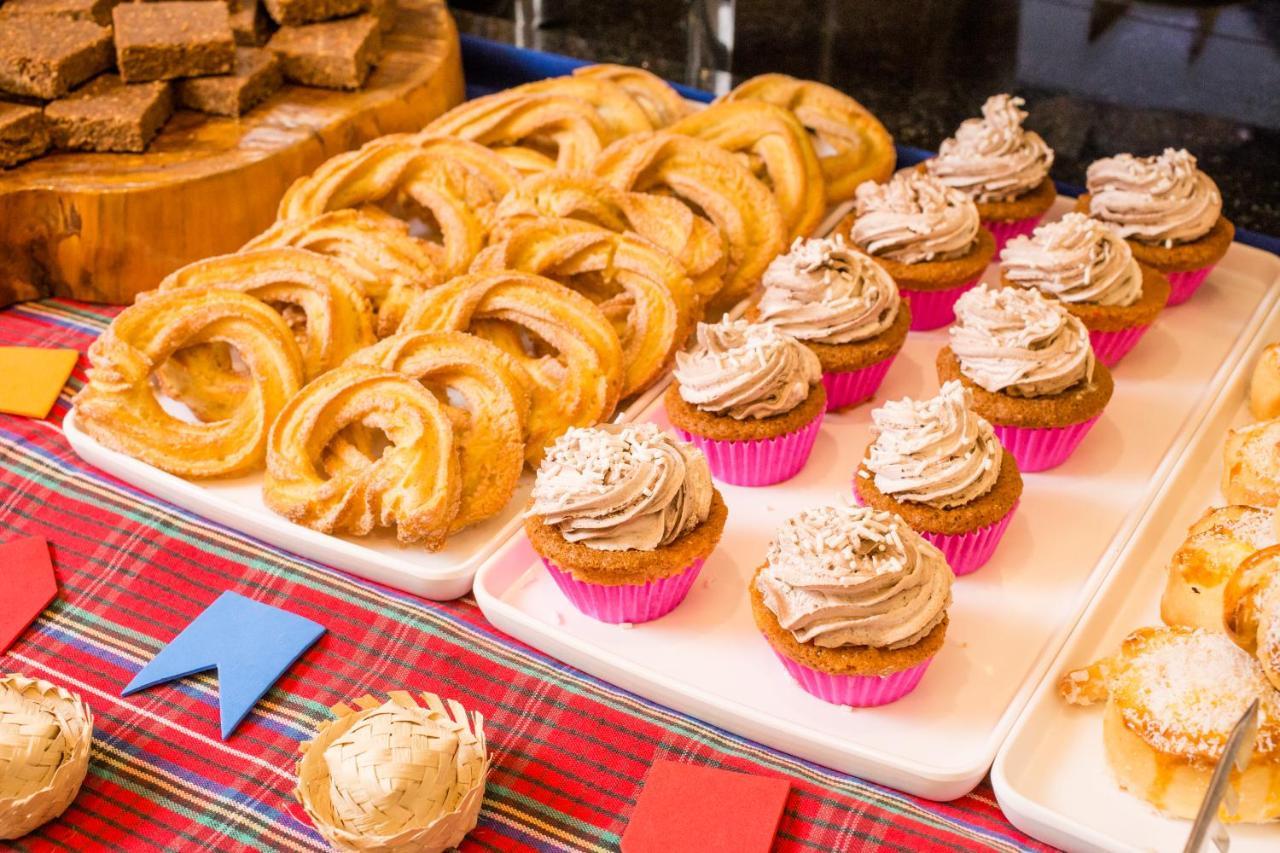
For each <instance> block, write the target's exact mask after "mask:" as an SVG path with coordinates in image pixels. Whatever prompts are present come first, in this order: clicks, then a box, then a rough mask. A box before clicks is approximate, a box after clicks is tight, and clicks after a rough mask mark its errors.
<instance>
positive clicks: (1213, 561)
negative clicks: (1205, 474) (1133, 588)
mask: <svg viewBox="0 0 1280 853" xmlns="http://www.w3.org/2000/svg"><path fill="white" fill-rule="evenodd" d="M1274 525H1275V512H1274V511H1273V510H1270V509H1265V508H1262V507H1253V506H1224V507H1218V508H1216V509H1208V510H1205V513H1204V515H1202V516H1200V518H1198V519H1197V520H1196V523H1195V524H1193V525H1191V527H1190V528H1189V529H1188V530H1187V538H1186V540H1185V541H1184V542H1183V543H1182V546H1181V547H1180V548H1178V550H1177V551H1176V552H1174V555H1173V559H1172V560H1170V561H1169V579H1168V581H1167V583H1166V584H1165V589H1164V595H1163V596H1162V597H1161V598H1160V618H1161V619H1162V620H1164V623H1165V624H1166V625H1185V626H1187V627H1189V628H1208V629H1209V630H1211V631H1221V630H1222V594H1223V590H1224V589H1225V588H1226V585H1227V581H1228V580H1229V579H1230V578H1231V576H1232V574H1234V573H1235V570H1236V567H1237V566H1238V565H1240V562H1241V561H1242V560H1244V559H1245V558H1246V557H1248V556H1249V555H1250V554H1252V553H1253V552H1255V551H1257V550H1258V549H1259V548H1265V547H1267V546H1269V545H1274V544H1275V542H1276V534H1275V529H1274Z"/></svg>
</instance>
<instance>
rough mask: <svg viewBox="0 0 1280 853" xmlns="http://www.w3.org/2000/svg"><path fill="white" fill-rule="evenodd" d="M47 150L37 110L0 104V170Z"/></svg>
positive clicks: (45, 131)
mask: <svg viewBox="0 0 1280 853" xmlns="http://www.w3.org/2000/svg"><path fill="white" fill-rule="evenodd" d="M48 150H49V129H48V128H47V127H46V126H45V123H44V111H43V110H41V109H40V108H39V107H28V106H24V105H22V104H6V103H5V102H3V101H0V169H7V168H9V167H10V166H16V165H17V164H19V163H21V162H22V161H24V160H30V159H31V158H32V157H39V156H40V155H41V154H43V153H44V152H45V151H48Z"/></svg>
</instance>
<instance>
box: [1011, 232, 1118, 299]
mask: <svg viewBox="0 0 1280 853" xmlns="http://www.w3.org/2000/svg"><path fill="white" fill-rule="evenodd" d="M1000 265H1001V267H1002V268H1003V270H1004V275H1005V277H1006V278H1008V279H1009V281H1011V282H1013V283H1014V284H1020V285H1023V286H1025V287H1035V288H1038V289H1039V290H1041V291H1043V292H1045V293H1048V294H1051V295H1053V296H1056V297H1058V298H1059V299H1061V300H1062V301H1063V302H1083V303H1090V304H1093V305H1132V304H1133V303H1135V302H1137V301H1138V300H1139V299H1141V298H1142V269H1141V268H1140V267H1139V266H1138V262H1137V260H1136V259H1135V258H1134V257H1133V250H1132V249H1130V248H1129V244H1128V243H1126V242H1125V241H1124V238H1123V237H1121V236H1120V235H1119V234H1118V233H1117V232H1116V231H1115V230H1114V229H1112V228H1110V227H1108V226H1107V225H1106V224H1104V223H1102V222H1099V221H1098V220H1096V219H1090V218H1089V217H1087V216H1085V215H1084V214H1083V213H1068V214H1067V215H1066V216H1064V217H1062V219H1060V220H1058V221H1057V222H1051V223H1049V224H1047V225H1041V226H1040V227H1039V228H1037V229H1036V230H1035V232H1034V233H1033V234H1031V235H1029V236H1022V237H1015V238H1013V239H1012V240H1010V241H1009V242H1008V243H1007V244H1006V245H1005V247H1004V251H1003V252H1002V253H1001V255H1000Z"/></svg>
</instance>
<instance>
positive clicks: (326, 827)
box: [296, 691, 489, 853]
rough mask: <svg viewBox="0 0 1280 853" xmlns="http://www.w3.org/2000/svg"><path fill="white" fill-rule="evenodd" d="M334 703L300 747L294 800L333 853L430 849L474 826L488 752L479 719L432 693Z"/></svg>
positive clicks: (453, 842) (427, 852)
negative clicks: (335, 851)
mask: <svg viewBox="0 0 1280 853" xmlns="http://www.w3.org/2000/svg"><path fill="white" fill-rule="evenodd" d="M355 705H356V707H354V708H352V707H348V706H346V705H336V706H334V708H333V713H334V714H335V715H336V717H337V718H336V719H334V720H332V721H331V722H328V723H322V724H321V725H320V727H319V729H318V730H317V731H316V736H315V738H314V739H313V740H310V741H308V742H306V743H304V744H302V759H301V760H300V761H299V762H298V790H297V791H296V794H297V797H298V800H299V801H300V802H301V803H302V807H303V808H304V809H306V811H307V814H308V815H309V816H310V817H311V822H312V823H313V824H315V827H316V829H317V830H319V832H320V834H321V835H323V836H324V837H325V838H326V839H327V840H328V841H329V843H330V844H332V845H333V846H334V847H336V848H338V849H339V850H361V851H373V850H377V851H409V850H413V851H425V853H430V851H438V850H446V849H448V848H450V847H454V846H456V845H457V844H458V843H459V842H461V841H462V837H463V836H464V835H466V834H467V833H468V832H470V831H471V830H472V829H474V828H475V825H476V818H477V817H478V816H479V814H480V803H481V801H483V800H484V782H485V776H486V775H487V774H488V772H489V753H488V750H487V749H486V747H485V739H484V717H482V716H481V715H479V714H471V715H468V714H467V712H466V711H465V710H464V709H463V707H462V706H461V705H459V704H458V703H457V702H455V701H453V700H449V702H448V705H447V707H446V704H445V703H444V702H443V701H442V700H441V699H440V697H439V696H436V695H435V694H434V693H423V694H422V704H419V703H417V702H415V701H414V699H413V697H412V696H411V695H410V694H408V693H406V692H404V691H394V692H392V693H390V694H389V695H388V698H387V701H385V702H379V701H378V700H377V699H375V698H373V697H372V696H362V697H360V698H359V699H357V700H355Z"/></svg>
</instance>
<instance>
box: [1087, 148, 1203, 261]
mask: <svg viewBox="0 0 1280 853" xmlns="http://www.w3.org/2000/svg"><path fill="white" fill-rule="evenodd" d="M1085 180H1086V182H1087V183H1088V186H1089V213H1090V215H1092V216H1094V217H1096V218H1098V219H1101V220H1103V221H1104V222H1108V223H1110V224H1111V225H1112V226H1113V227H1114V228H1115V229H1116V230H1117V231H1118V232H1119V233H1120V236H1121V237H1125V238H1132V239H1134V240H1139V241H1141V242H1143V243H1164V244H1165V245H1167V246H1172V245H1173V244H1175V243H1185V242H1188V241H1190V240H1197V239H1199V238H1200V237H1203V236H1204V235H1205V234H1207V233H1209V230H1210V229H1212V228H1213V226H1214V223H1216V222H1217V221H1218V217H1219V216H1221V215H1222V193H1220V192H1219V191H1218V185H1217V184H1215V183H1214V182H1213V179H1212V178H1210V177H1209V176H1208V175H1206V174H1205V173H1204V172H1202V171H1200V170H1199V169H1198V168H1196V158H1195V157H1193V156H1192V155H1191V154H1190V152H1188V151H1186V150H1185V149H1178V150H1174V149H1172V148H1166V149H1165V150H1164V151H1163V152H1162V153H1161V154H1158V155H1156V156H1154V157H1134V156H1133V155H1132V154H1119V155H1117V156H1115V157H1105V158H1103V159H1101V160H1095V161H1094V162H1093V163H1092V164H1091V165H1090V166H1089V170H1088V172H1087V173H1086V176H1085Z"/></svg>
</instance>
